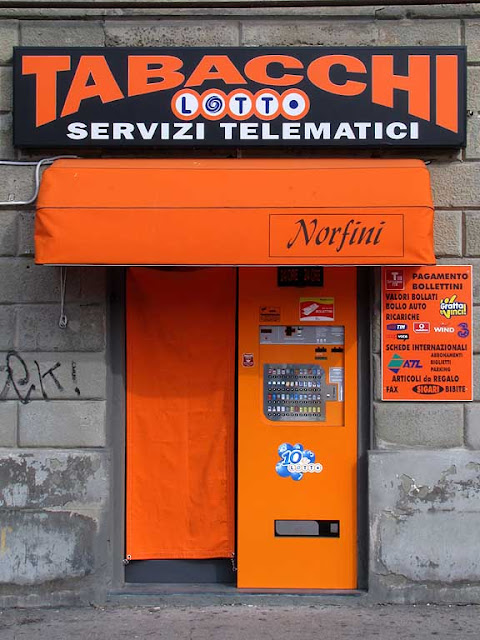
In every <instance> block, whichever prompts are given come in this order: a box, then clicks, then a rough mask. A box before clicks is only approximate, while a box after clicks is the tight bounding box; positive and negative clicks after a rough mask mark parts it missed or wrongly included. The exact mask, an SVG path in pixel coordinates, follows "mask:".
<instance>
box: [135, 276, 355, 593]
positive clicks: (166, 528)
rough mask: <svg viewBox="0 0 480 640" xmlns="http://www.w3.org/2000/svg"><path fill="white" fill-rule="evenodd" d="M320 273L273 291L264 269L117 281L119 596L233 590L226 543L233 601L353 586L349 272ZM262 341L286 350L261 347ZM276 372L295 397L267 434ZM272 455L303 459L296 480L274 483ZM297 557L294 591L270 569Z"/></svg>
mask: <svg viewBox="0 0 480 640" xmlns="http://www.w3.org/2000/svg"><path fill="white" fill-rule="evenodd" d="M299 270H301V268H300V269H299ZM299 270H298V269H297V271H299ZM317 270H318V269H317ZM321 271H322V282H321V283H319V282H316V283H314V284H312V283H305V282H302V283H299V282H298V281H297V282H295V281H291V282H290V283H289V286H283V285H284V284H285V283H282V282H280V279H279V278H280V276H279V274H280V269H277V268H268V267H262V268H240V269H235V268H233V267H215V268H153V267H152V268H144V267H141V268H131V269H129V272H128V277H127V489H126V490H127V522H126V532H127V557H128V556H130V558H129V560H130V563H129V565H128V566H127V567H126V580H127V582H157V583H162V582H163V583H166V582H167V583H175V582H184V583H185V582H187V583H201V582H209V583H214V582H219V583H233V582H234V581H235V579H236V574H235V573H234V572H233V567H234V564H235V563H236V551H237V549H236V547H237V544H238V546H239V554H238V555H239V557H238V563H239V574H238V586H240V587H244V588H324V589H325V588H332V589H333V588H336V589H352V588H355V587H356V586H357V577H356V561H357V547H356V533H357V531H356V492H357V488H356V456H357V449H356V428H357V424H356V408H357V398H356V388H357V385H356V380H357V377H356V375H357V374H356V362H357V354H356V317H355V311H356V304H355V302H356V283H355V273H356V269H355V268H348V269H345V268H328V269H325V270H323V269H322V270H321ZM291 273H292V270H290V275H291ZM332 299H333V302H332V301H331V300H332ZM311 305H320V306H322V305H323V306H322V308H321V312H319V311H316V312H315V313H314V315H313V317H310V318H309V311H308V308H309V307H310V306H311ZM262 309H263V310H262ZM302 309H303V310H305V309H306V311H302ZM302 313H306V315H302ZM311 313H312V312H310V314H311ZM322 314H323V315H322ZM237 324H238V334H237ZM270 327H271V328H274V329H275V331H277V333H278V332H280V333H282V332H283V333H285V332H286V333H290V336H288V340H287V342H284V343H282V339H283V338H282V339H280V344H276V345H273V344H266V343H264V344H262V335H263V336H264V337H265V336H266V335H267V336H268V335H269V334H268V333H263V334H262V330H263V331H265V330H267V331H268V329H269V328H270ZM322 327H324V329H321V328H322ZM335 328H336V329H335ZM312 331H313V333H312ZM295 333H296V337H295V336H294V338H292V335H294V334H295ZM307 334H308V335H307ZM299 335H300V337H301V336H302V335H303V336H307V337H306V338H305V339H302V338H300V339H301V340H303V342H302V343H300V342H299V341H298V340H299V338H298V336H299ZM308 336H310V337H308ZM312 336H314V337H312ZM295 340H296V341H295ZM312 340H313V341H315V340H320V341H322V342H317V343H316V344H309V341H310V342H312ZM282 349H283V351H282ZM285 349H286V351H285ZM317 349H318V351H316V350H317ZM287 352H288V354H287ZM267 365H269V366H267ZM270 365H272V366H270ZM273 365H277V366H276V367H274V366H273ZM278 365H284V366H280V367H279V366H278ZM287 365H292V366H287ZM295 365H297V366H295ZM299 365H303V366H299ZM277 368H278V370H279V373H278V374H277V373H276V374H275V376H276V375H279V376H281V377H282V376H283V378H284V379H285V380H283V381H284V382H285V383H286V382H289V383H294V382H295V380H294V378H295V376H296V377H297V378H298V379H297V380H296V381H297V382H299V383H300V382H302V383H305V385H306V386H305V391H304V392H302V393H300V392H299V391H298V389H297V395H298V397H299V398H300V396H304V397H302V398H301V400H297V401H295V390H294V391H293V392H292V393H291V394H290V393H287V392H286V391H285V390H284V393H283V395H284V396H285V398H284V399H283V400H282V399H281V395H282V394H281V393H280V395H279V402H278V403H276V404H275V406H274V409H276V408H277V407H280V411H279V414H280V415H279V416H276V417H277V418H278V417H279V418H280V419H274V420H272V419H271V418H272V417H274V416H273V415H271V414H272V413H274V412H272V411H270V415H269V411H268V407H269V406H270V407H271V406H273V405H272V404H271V403H270V405H268V402H270V400H271V399H272V398H271V397H270V399H269V397H268V396H269V395H270V396H272V393H270V394H269V393H268V391H269V389H268V384H267V382H268V381H267V378H272V376H273V375H274V374H272V373H270V375H269V374H268V370H269V369H270V370H271V371H272V370H273V369H277ZM297 369H298V373H295V371H296V370H297ZM282 370H284V371H285V372H287V371H288V372H289V373H285V374H282V373H281V372H282ZM290 371H291V375H290ZM346 372H347V373H346ZM289 377H290V378H292V379H291V380H290V379H288V378H289ZM347 377H348V384H346V382H345V381H346V379H347ZM300 378H302V379H300ZM246 380H247V381H248V382H246ZM252 381H253V382H252ZM272 381H273V378H272V379H270V382H272ZM281 381H282V380H280V382H281ZM237 382H238V386H237ZM275 382H276V380H275ZM309 382H310V383H312V384H318V387H319V393H314V392H313V390H314V387H312V386H311V387H310V388H309V387H308V383H309ZM252 384H253V386H252ZM322 385H323V386H322ZM320 387H321V389H320ZM237 390H238V402H237V398H236V396H237ZM302 391H303V389H302ZM270 392H272V389H270ZM286 395H291V400H292V403H290V404H289V403H288V402H287V399H286ZM314 396H318V400H317V398H315V399H314ZM320 396H321V398H320ZM327 396H328V398H327ZM275 400H276V399H275ZM288 401H290V398H288ZM287 406H288V408H289V409H290V407H291V408H292V412H293V413H298V415H297V416H293V415H286V414H285V409H286V408H287ZM237 407H238V411H239V413H238V423H237ZM296 407H298V411H295V409H296ZM282 408H283V409H282ZM282 410H283V412H284V414H283V416H282ZM300 410H301V411H300ZM304 410H305V412H306V413H305V414H304V413H303V412H304ZM300 414H301V415H300ZM282 418H283V419H282ZM236 428H238V432H239V433H238V435H239V447H238V459H237V458H236V446H235V438H236ZM335 434H337V435H335ZM277 440H278V442H277ZM303 440H304V442H303ZM280 441H281V442H280ZM284 444H285V445H290V446H291V447H292V448H293V447H294V446H295V445H298V444H301V445H303V446H304V449H303V452H308V455H309V456H311V455H312V454H313V455H314V456H317V458H316V459H315V460H313V461H311V460H310V462H309V463H308V464H311V465H313V467H312V472H311V473H310V471H309V469H310V468H309V467H308V468H307V467H306V468H305V470H304V473H303V478H302V479H301V480H294V479H292V478H291V476H290V477H287V476H285V475H283V476H282V475H281V474H279V473H278V472H277V470H276V467H277V463H278V462H279V461H281V460H282V458H281V457H279V456H281V453H279V447H280V446H281V445H284ZM346 450H348V452H349V453H348V455H349V457H348V461H347V462H345V460H343V458H342V456H343V452H344V451H346ZM292 451H293V449H292ZM297 451H298V449H297ZM327 451H329V454H328V455H327ZM332 452H333V453H332ZM330 454H331V455H330ZM288 455H289V456H290V458H289V462H291V463H292V464H294V463H296V459H297V457H298V454H297V455H295V454H288ZM292 455H293V458H291V456H292ZM329 456H330V457H329ZM332 456H333V458H332ZM285 459H286V458H285ZM237 460H238V461H237ZM236 464H238V472H236V470H235V467H236ZM299 464H306V461H305V456H302V460H299ZM315 465H316V466H315ZM342 465H343V467H342ZM320 467H321V471H320V470H319V469H320ZM333 468H335V469H336V472H335V473H333V475H332V469H333ZM339 478H340V479H339ZM237 481H238V501H239V504H238V512H237V513H238V522H237V523H236V522H235V520H236V514H235V500H236V496H237V492H236V486H235V485H236V482H237ZM322 487H323V488H322ZM290 494H292V495H290ZM287 496H288V500H283V499H282V497H283V498H285V497H287ZM332 496H333V497H332ZM327 503H328V506H326V505H327ZM287 505H288V506H287ZM292 523H293V524H292ZM292 527H293V528H292ZM237 538H238V539H237ZM302 554H306V555H305V557H306V558H307V559H308V562H309V563H311V562H312V558H313V559H314V564H315V563H318V565H319V570H318V571H317V570H315V571H314V572H313V573H314V575H315V576H316V577H314V578H313V579H307V581H305V580H304V579H303V578H301V577H300V578H299V574H298V572H296V570H295V567H293V568H292V567H289V568H288V570H287V565H289V562H287V563H285V558H292V559H294V558H295V557H296V558H299V557H300V558H301V557H303V555H302ZM335 554H336V555H335ZM335 558H336V559H335ZM326 561H327V564H328V565H329V567H330V569H329V570H328V571H326V570H325V564H326ZM290 564H291V563H290ZM294 565H295V563H294ZM279 566H283V567H284V570H285V571H286V573H285V574H284V575H282V573H281V571H280V573H278V570H277V569H276V567H279ZM314 568H315V567H314ZM310 573H311V572H310ZM268 576H269V577H268ZM342 576H343V577H342ZM309 580H310V581H309Z"/></svg>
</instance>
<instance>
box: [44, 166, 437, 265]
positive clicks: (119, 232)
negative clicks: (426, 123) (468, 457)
mask: <svg viewBox="0 0 480 640" xmlns="http://www.w3.org/2000/svg"><path fill="white" fill-rule="evenodd" d="M35 246H36V261H37V262H38V263H40V264H65V265H68V264H129V265H149V264H158V265H169V264H179V265H278V264H280V265H289V264H292V265H295V264H305V265H308V264H325V265H328V264H358V265H361V264H364V265H366V264H370V265H373V264H396V265H400V264H412V265H417V264H434V263H435V256H434V251H433V204H432V199H431V193H430V180H429V173H428V170H427V169H426V167H425V165H424V164H423V162H421V161H419V160H370V159H366V160H362V159H355V160H343V159H342V160H312V159H308V160H307V159H297V158H294V159H220V160H214V159H206V160H203V159H202V160H195V159H188V160H186V159H182V160H175V159H168V160H157V159H154V160H146V159H145V160H139V159H122V160H84V159H78V160H73V159H72V160H58V161H57V162H55V163H54V164H53V165H52V167H50V168H49V169H47V170H46V171H45V173H44V175H43V178H42V184H41V189H40V194H39V197H38V207H37V219H36V229H35Z"/></svg>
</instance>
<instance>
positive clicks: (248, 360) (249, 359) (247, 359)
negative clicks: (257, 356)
mask: <svg viewBox="0 0 480 640" xmlns="http://www.w3.org/2000/svg"><path fill="white" fill-rule="evenodd" d="M254 364H255V362H254V359H253V353H244V354H243V355H242V365H243V366H244V367H253V365H254Z"/></svg>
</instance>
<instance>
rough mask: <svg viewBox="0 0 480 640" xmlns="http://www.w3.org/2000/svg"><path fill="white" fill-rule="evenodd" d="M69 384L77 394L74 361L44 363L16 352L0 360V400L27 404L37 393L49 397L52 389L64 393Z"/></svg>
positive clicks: (44, 398) (45, 398)
mask: <svg viewBox="0 0 480 640" xmlns="http://www.w3.org/2000/svg"><path fill="white" fill-rule="evenodd" d="M72 387H73V391H74V392H75V394H76V395H77V396H79V395H80V389H79V387H78V382H77V363H76V362H75V361H74V360H72V361H71V362H70V363H69V364H68V365H66V364H65V363H64V364H62V363H60V362H55V363H54V364H51V362H50V363H48V364H47V365H45V364H41V363H40V362H38V360H33V362H32V363H27V362H26V361H25V360H24V358H22V356H21V355H20V354H19V353H18V352H17V351H9V352H8V353H7V354H6V355H5V360H4V361H3V362H1V363H0V401H1V400H12V399H13V400H20V402H21V403H22V404H28V403H29V402H31V400H33V399H38V394H40V398H39V399H41V400H50V399H51V398H50V396H51V395H52V389H53V391H54V392H56V393H57V396H58V392H61V393H66V392H68V391H69V390H70V389H71V388H72ZM34 392H37V393H36V394H34ZM34 395H35V396H36V397H35V398H34V397H33V396H34Z"/></svg>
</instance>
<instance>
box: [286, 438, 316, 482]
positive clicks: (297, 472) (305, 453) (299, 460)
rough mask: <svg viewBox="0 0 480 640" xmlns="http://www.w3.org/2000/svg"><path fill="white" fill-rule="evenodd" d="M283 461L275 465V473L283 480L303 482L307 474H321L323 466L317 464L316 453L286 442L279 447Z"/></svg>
mask: <svg viewBox="0 0 480 640" xmlns="http://www.w3.org/2000/svg"><path fill="white" fill-rule="evenodd" d="M278 455H279V456H280V458H281V460H280V461H279V462H277V464H276V465H275V471H276V472H277V473H278V475H279V476H281V477H282V478H292V480H301V479H302V478H303V475H304V474H305V473H321V472H322V471H323V465H321V464H320V463H319V462H315V453H314V452H313V451H312V450H311V449H304V448H303V444H294V445H291V444H289V443H288V442H284V443H283V444H281V445H280V446H279V447H278Z"/></svg>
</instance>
